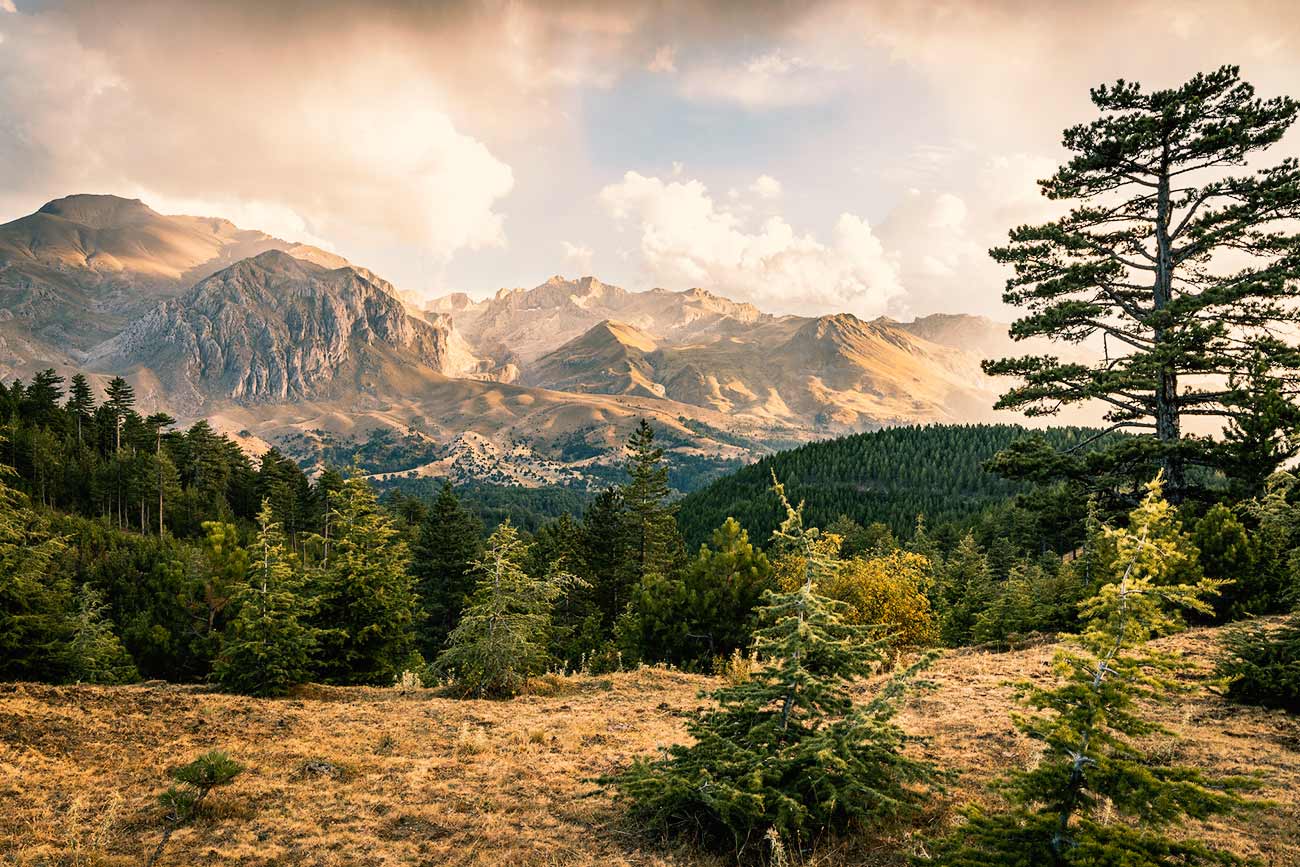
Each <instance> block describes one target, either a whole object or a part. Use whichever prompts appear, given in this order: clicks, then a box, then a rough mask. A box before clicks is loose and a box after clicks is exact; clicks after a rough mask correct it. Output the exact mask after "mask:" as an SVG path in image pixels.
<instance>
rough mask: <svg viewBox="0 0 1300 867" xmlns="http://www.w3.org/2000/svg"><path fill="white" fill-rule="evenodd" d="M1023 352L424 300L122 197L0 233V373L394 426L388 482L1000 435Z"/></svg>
mask: <svg viewBox="0 0 1300 867" xmlns="http://www.w3.org/2000/svg"><path fill="white" fill-rule="evenodd" d="M1014 351H1015V349H1013V348H1012V346H1011V344H1010V341H1009V339H1008V338H1007V336H1006V327H1005V326H1003V325H999V324H997V323H994V322H992V321H990V320H988V319H984V318H982V317H974V316H964V315H956V314H954V315H941V316H930V317H925V318H922V319H918V320H916V321H915V322H910V323H901V322H895V321H893V320H889V319H883V318H882V319H876V320H872V321H864V320H861V319H858V318H857V317H855V316H852V315H850V314H836V315H830V316H822V317H799V316H774V315H771V314H768V313H764V312H762V311H760V310H759V309H757V308H756V307H754V306H753V305H750V304H746V303H741V302H736V301H732V300H730V299H727V298H722V297H719V296H717V295H714V294H712V293H710V292H708V291H705V290H703V289H689V290H686V291H684V292H671V291H667V290H664V289H654V290H651V291H649V292H629V291H627V290H624V289H621V288H619V287H617V286H611V285H609V284H606V283H602V282H601V281H600V280H598V279H596V278H594V277H583V278H581V279H579V280H565V279H563V278H561V277H552V278H551V279H549V280H547V281H546V282H545V283H542V284H541V285H539V286H537V287H535V288H533V289H503V290H501V291H499V292H498V293H497V294H496V295H495V296H494V297H492V298H489V299H486V300H481V301H475V300H472V299H471V298H469V297H468V296H466V295H463V294H457V295H448V296H445V297H442V298H438V299H436V300H434V301H432V302H430V303H428V304H426V305H424V306H423V307H419V308H417V307H415V306H412V305H410V303H409V301H403V296H402V295H401V294H400V293H399V292H398V291H397V290H396V289H395V288H394V287H393V286H392V285H391V284H389V283H387V282H386V281H384V280H383V279H381V278H380V277H379V276H377V275H375V274H374V273H372V272H370V271H368V270H367V269H365V268H362V267H359V266H357V265H354V264H352V263H350V262H348V261H347V260H346V259H343V258H342V257H340V256H338V255H335V254H333V253H330V252H328V251H325V250H321V249H319V248H316V247H311V246H307V245H302V244H295V243H291V242H287V241H283V240H280V239H278V238H274V237H272V236H270V235H267V234H265V233H262V232H258V231H252V230H245V229H239V228H237V227H236V226H234V225H233V224H231V223H230V222H228V221H226V220H222V219H218V218H208V217H186V216H181V217H175V216H164V215H161V214H158V213H156V212H155V211H153V210H152V209H150V208H149V207H148V206H146V205H145V204H143V203H142V202H139V201H136V200H129V199H122V198H118V197H115V196H94V195H76V196H69V197H67V198H64V199H58V200H56V201H53V202H50V203H49V204H47V205H45V206H44V207H42V208H41V209H40V210H39V211H37V212H36V213H34V214H32V215H30V216H27V217H23V218H21V219H19V220H15V221H13V222H11V223H8V224H5V225H3V226H0V375H3V376H5V377H6V378H10V377H13V376H16V375H28V374H30V373H31V372H32V371H33V370H36V369H40V368H43V367H55V368H59V369H61V370H64V371H72V370H84V371H87V372H91V373H93V374H95V375H96V376H97V378H98V379H100V380H101V381H102V379H104V378H106V377H108V376H111V375H115V374H121V375H124V376H127V377H128V379H130V380H131V381H132V382H133V383H134V384H135V386H136V389H137V394H138V395H139V396H140V398H141V402H142V406H144V408H153V407H158V408H166V409H169V410H170V411H172V412H173V413H174V414H178V415H180V416H182V417H183V418H185V419H187V420H188V419H194V418H199V417H207V418H210V419H212V420H213V421H214V423H216V424H217V425H218V426H219V427H221V428H223V429H226V430H228V431H230V432H232V433H236V434H238V435H240V436H242V437H243V438H244V439H245V441H246V442H247V443H248V444H249V446H250V447H261V446H263V445H265V444H267V443H277V444H280V445H282V446H284V447H285V448H287V449H288V450H290V451H291V452H293V453H296V454H298V455H299V456H302V457H305V458H310V457H311V455H312V454H313V453H314V452H316V453H319V452H321V451H322V450H324V449H326V448H334V447H337V446H338V445H339V444H340V443H348V442H351V443H354V444H360V443H363V442H364V441H365V440H367V439H368V438H369V437H371V436H373V435H376V432H379V433H381V434H383V435H386V436H392V435H396V436H398V437H399V438H401V440H402V441H403V442H404V443H407V444H408V447H407V448H406V453H407V454H408V456H409V460H407V461H406V462H405V463H406V465H403V460H402V459H401V458H394V459H393V460H392V461H390V463H389V465H387V466H385V467H384V468H383V469H384V471H385V472H386V473H389V474H403V473H414V474H417V475H421V474H423V475H450V476H452V477H456V478H491V479H493V480H497V481H507V482H516V483H521V484H550V483H562V482H582V481H584V480H586V481H591V480H593V479H595V478H598V477H599V476H600V468H601V467H607V466H608V465H609V464H610V463H612V462H616V461H617V460H618V454H617V445H618V444H619V442H620V441H621V440H622V438H623V437H624V436H625V435H626V433H627V432H628V430H629V429H630V428H631V426H632V425H633V424H634V423H635V421H636V419H637V418H638V417H641V416H646V417H649V418H650V419H651V420H652V421H653V422H654V423H655V424H656V425H657V426H658V427H660V429H661V430H662V431H663V433H664V435H665V441H666V442H667V443H668V445H669V447H670V448H671V449H673V450H674V451H676V452H677V453H678V454H679V456H680V457H681V458H682V459H683V460H686V459H690V460H696V461H702V462H706V463H707V462H709V461H715V462H725V461H735V460H737V459H747V458H752V457H755V456H757V455H759V454H762V453H765V452H766V451H770V450H771V449H772V448H774V447H777V446H781V445H788V444H791V443H796V442H802V441H807V440H811V439H816V438H821V437H825V436H829V435H834V434H839V433H846V432H852V431H859V430H869V429H874V428H878V427H881V426H888V425H896V424H904V423H913V422H932V421H982V420H989V419H991V418H992V417H993V415H992V410H991V405H992V403H993V401H994V399H995V394H996V389H995V385H994V383H992V382H990V381H989V380H988V379H987V378H986V377H985V376H984V374H983V373H982V372H981V371H980V368H979V360H980V358H981V357H985V356H989V355H1000V354H1005V353H1007V352H1014ZM1020 351H1021V352H1023V348H1020Z"/></svg>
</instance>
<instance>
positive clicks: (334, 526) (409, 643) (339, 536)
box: [314, 466, 419, 684]
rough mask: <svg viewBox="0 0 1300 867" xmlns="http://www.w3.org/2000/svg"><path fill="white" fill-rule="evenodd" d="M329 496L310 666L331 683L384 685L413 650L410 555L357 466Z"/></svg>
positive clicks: (415, 606)
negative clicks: (326, 544) (314, 657)
mask: <svg viewBox="0 0 1300 867" xmlns="http://www.w3.org/2000/svg"><path fill="white" fill-rule="evenodd" d="M333 499H334V503H333V507H332V508H331V510H330V531H331V533H332V534H333V535H332V537H331V539H330V555H329V563H328V565H325V566H323V567H322V568H321V569H320V570H319V572H318V577H317V593H316V595H317V598H318V600H319V605H320V607H319V609H318V611H317V614H316V618H315V621H314V625H316V626H317V627H318V628H319V629H320V640H319V644H318V648H319V654H318V657H317V658H318V670H319V671H320V672H321V674H322V675H323V676H324V677H325V679H326V680H328V681H329V682H331V683H370V684H380V683H382V684H388V683H391V682H392V681H393V678H394V677H395V676H397V675H398V674H399V673H400V672H401V671H402V667H403V665H404V664H405V663H406V661H407V660H408V658H409V657H410V655H411V651H412V650H414V649H415V621H416V615H417V613H418V606H419V602H418V599H417V597H416V595H415V588H414V582H413V581H412V580H411V576H410V573H409V572H408V571H407V567H408V564H409V562H410V554H409V553H408V552H407V548H406V543H405V542H404V541H402V539H401V530H399V529H398V527H397V525H396V524H395V522H394V521H393V519H392V517H391V516H390V515H389V514H388V513H387V512H385V511H384V509H383V508H382V507H381V506H380V505H379V501H378V498H377V497H376V496H375V491H374V489H373V488H372V487H370V483H369V482H367V481H366V477H365V476H364V475H363V474H362V472H361V470H360V469H359V468H357V467H355V466H354V467H353V468H352V473H351V475H350V476H349V477H348V479H347V481H345V482H344V483H343V488H342V490H340V491H339V492H338V493H337V494H336V495H335V496H334V498H333Z"/></svg>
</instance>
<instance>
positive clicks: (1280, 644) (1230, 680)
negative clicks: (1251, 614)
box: [1218, 613, 1300, 713]
mask: <svg viewBox="0 0 1300 867" xmlns="http://www.w3.org/2000/svg"><path fill="white" fill-rule="evenodd" d="M1224 648H1225V650H1226V653H1225V654H1224V656H1223V657H1222V658H1221V659H1220V660H1219V664H1218V673H1219V675H1220V676H1221V677H1224V678H1226V679H1227V689H1226V695H1227V697H1228V699H1229V700H1231V701H1235V702H1239V703H1240V704H1255V705H1261V706H1263V707H1274V708H1281V709H1282V710H1285V711H1287V712H1288V713H1300V613H1297V614H1293V615H1291V617H1290V618H1289V619H1288V620H1287V621H1286V622H1285V623H1283V624H1282V625H1281V626H1279V627H1274V628H1271V629H1270V628H1269V627H1267V626H1265V625H1263V624H1251V625H1249V626H1244V627H1241V628H1239V629H1236V630H1234V631H1232V632H1230V633H1229V634H1228V637H1227V638H1226V639H1225V641H1224Z"/></svg>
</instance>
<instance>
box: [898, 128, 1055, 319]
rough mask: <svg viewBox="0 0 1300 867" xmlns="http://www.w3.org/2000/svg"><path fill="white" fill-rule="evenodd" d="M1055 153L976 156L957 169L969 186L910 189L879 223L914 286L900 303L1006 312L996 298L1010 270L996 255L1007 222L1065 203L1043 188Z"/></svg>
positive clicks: (908, 307) (907, 308) (904, 309)
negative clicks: (993, 256) (1049, 196)
mask: <svg viewBox="0 0 1300 867" xmlns="http://www.w3.org/2000/svg"><path fill="white" fill-rule="evenodd" d="M1054 168H1055V164H1054V163H1053V161H1052V160H1050V159H1048V158H1046V157H1037V156H1032V155H1028V154H1012V155H1006V156H998V157H992V158H987V159H984V160H974V159H968V160H966V161H964V162H962V163H960V169H961V170H960V171H959V172H956V173H955V174H956V175H958V176H959V177H960V178H962V179H964V180H965V185H964V187H963V189H962V190H961V191H955V190H939V189H934V188H922V189H917V188H912V189H908V190H905V191H904V192H903V194H902V196H901V198H900V199H899V201H898V202H897V203H896V204H895V205H894V207H893V208H892V210H891V211H890V212H889V214H888V216H887V217H886V218H885V220H884V221H883V222H882V223H881V224H880V226H879V232H878V233H879V236H880V238H881V240H882V241H883V243H884V244H885V246H886V247H887V249H889V250H890V251H891V252H892V253H894V254H895V255H896V256H897V259H898V263H899V269H900V275H901V279H902V282H903V284H904V286H906V287H907V295H906V298H905V299H904V301H905V303H904V304H903V305H902V306H900V308H899V309H898V310H897V311H896V312H898V313H899V314H906V313H913V312H915V313H930V312H935V311H945V310H947V311H952V310H960V311H973V310H978V311H980V312H986V313H991V314H994V315H998V316H1001V315H1005V313H1006V311H1005V310H1004V309H1003V308H1001V306H1000V305H999V304H998V302H997V301H996V297H997V294H998V290H999V288H1000V287H1001V286H1002V285H1003V283H1004V282H1005V281H1006V278H1007V276H1008V273H1007V270H1006V269H1005V268H1003V267H1002V266H1001V265H998V264H997V263H996V262H994V261H993V260H992V259H991V258H990V257H989V255H988V251H989V248H990V247H994V246H997V245H999V244H1002V243H1005V241H1006V233H1007V230H1008V229H1010V228H1011V227H1012V226H1017V225H1021V224H1024V223H1037V222H1043V221H1045V220H1049V219H1051V218H1052V217H1053V216H1055V215H1056V213H1057V211H1058V210H1059V205H1058V204H1056V203H1052V202H1049V201H1047V200H1045V199H1043V198H1042V197H1041V196H1039V195H1038V187H1037V185H1036V184H1035V183H1034V181H1035V179H1037V178H1039V177H1043V176H1045V175H1047V174H1050V173H1051V171H1052V170H1053V169H1054Z"/></svg>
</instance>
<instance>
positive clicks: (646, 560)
mask: <svg viewBox="0 0 1300 867" xmlns="http://www.w3.org/2000/svg"><path fill="white" fill-rule="evenodd" d="M627 474H628V480H627V483H626V484H624V485H623V488H622V491H621V493H622V507H623V536H624V540H623V543H624V550H623V557H624V563H625V567H624V568H626V569H627V570H628V572H629V575H630V578H629V579H628V580H627V581H626V582H625V583H626V584H627V585H628V586H635V585H636V584H637V583H639V582H642V581H645V580H646V579H647V578H650V579H652V580H653V579H655V578H665V577H668V576H670V575H671V574H672V573H673V572H674V571H675V570H676V568H677V567H678V566H679V565H680V563H681V559H682V553H683V550H682V541H681V537H680V536H679V535H678V533H677V522H676V520H675V519H674V515H675V514H676V511H677V508H676V506H675V505H674V504H673V503H672V497H671V494H672V491H671V489H670V488H669V487H668V467H667V466H666V465H665V463H664V452H663V449H662V448H660V447H659V446H657V445H656V444H655V432H654V428H652V427H651V426H650V423H649V422H647V421H646V420H645V419H641V424H640V426H639V427H637V429H636V431H635V432H633V433H632V435H631V436H630V437H628V441H627Z"/></svg>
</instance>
